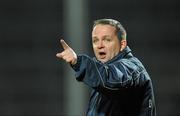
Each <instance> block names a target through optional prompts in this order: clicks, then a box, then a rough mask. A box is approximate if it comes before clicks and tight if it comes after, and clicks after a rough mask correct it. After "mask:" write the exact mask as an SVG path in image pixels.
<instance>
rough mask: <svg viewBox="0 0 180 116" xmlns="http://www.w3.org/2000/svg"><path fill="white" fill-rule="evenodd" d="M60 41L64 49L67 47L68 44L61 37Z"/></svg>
mask: <svg viewBox="0 0 180 116" xmlns="http://www.w3.org/2000/svg"><path fill="white" fill-rule="evenodd" d="M60 42H61V45H62V47H63V48H64V50H65V49H68V48H69V46H68V44H67V43H66V42H65V41H64V40H63V39H61V40H60Z"/></svg>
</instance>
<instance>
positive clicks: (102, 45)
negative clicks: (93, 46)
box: [98, 41, 105, 49]
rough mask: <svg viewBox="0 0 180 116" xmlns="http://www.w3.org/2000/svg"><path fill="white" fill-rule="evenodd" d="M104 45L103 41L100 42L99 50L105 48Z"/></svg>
mask: <svg viewBox="0 0 180 116" xmlns="http://www.w3.org/2000/svg"><path fill="white" fill-rule="evenodd" d="M104 47H105V46H104V43H103V41H99V44H98V49H101V48H104Z"/></svg>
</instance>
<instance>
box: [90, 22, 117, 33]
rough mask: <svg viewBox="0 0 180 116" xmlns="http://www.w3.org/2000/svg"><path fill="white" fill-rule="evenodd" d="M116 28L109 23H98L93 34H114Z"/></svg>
mask: <svg viewBox="0 0 180 116" xmlns="http://www.w3.org/2000/svg"><path fill="white" fill-rule="evenodd" d="M115 30H116V28H115V27H114V26H111V25H108V24H98V25H96V26H95V27H94V28H93V31H92V35H97V34H113V33H114V32H115Z"/></svg>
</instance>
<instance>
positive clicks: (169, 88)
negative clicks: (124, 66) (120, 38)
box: [0, 0, 180, 116]
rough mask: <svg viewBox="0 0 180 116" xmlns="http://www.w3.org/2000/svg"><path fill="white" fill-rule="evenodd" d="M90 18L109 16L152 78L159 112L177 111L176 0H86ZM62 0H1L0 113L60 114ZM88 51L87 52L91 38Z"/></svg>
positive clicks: (179, 7) (168, 115) (179, 12)
mask: <svg viewBox="0 0 180 116" xmlns="http://www.w3.org/2000/svg"><path fill="white" fill-rule="evenodd" d="M87 1H88V12H87V14H88V21H87V22H88V25H86V27H85V28H88V30H89V32H87V33H88V35H89V36H88V37H87V38H85V39H86V40H87V41H89V40H90V39H91V27H92V24H93V20H95V19H98V18H114V19H117V20H119V21H120V22H121V23H122V24H123V25H124V27H125V28H126V30H127V39H128V44H129V46H130V47H131V49H132V50H133V52H134V55H135V56H137V57H138V58H139V59H140V60H141V61H142V62H143V64H144V65H145V67H146V68H147V70H148V72H149V74H150V76H151V78H152V80H153V84H154V88H155V97H156V104H157V114H158V116H173V115H176V116H179V115H180V110H179V108H180V78H179V77H180V74H179V72H180V69H179V65H180V62H179V59H180V54H179V52H180V46H179V44H180V38H179V36H180V30H179V26H180V1H179V0H87ZM64 20H65V19H64V18H63V1H62V0H1V1H0V115H62V114H63V112H64V107H63V104H62V101H63V99H64V96H63V93H64V91H65V89H64V88H63V87H62V86H63V70H64V68H63V66H62V64H61V61H59V60H58V59H57V58H56V57H55V54H56V53H57V52H58V51H60V50H61V49H60V47H59V37H60V36H61V35H63V32H64V30H63V22H64ZM88 49H89V52H90V53H92V50H91V43H89V47H88Z"/></svg>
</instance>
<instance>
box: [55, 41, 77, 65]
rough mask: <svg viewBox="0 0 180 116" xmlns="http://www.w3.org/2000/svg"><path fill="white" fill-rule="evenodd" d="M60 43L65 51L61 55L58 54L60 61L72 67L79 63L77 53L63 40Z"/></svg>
mask: <svg viewBox="0 0 180 116" xmlns="http://www.w3.org/2000/svg"><path fill="white" fill-rule="evenodd" d="M60 42H61V45H62V47H63V49H64V51H62V52H61V53H57V54H56V56H57V57H58V58H60V59H63V60H65V61H66V62H67V63H70V64H71V65H74V64H76V63H77V55H76V53H75V52H74V51H73V49H71V48H70V47H69V46H68V44H67V43H66V42H65V41H64V40H63V39H61V40H60Z"/></svg>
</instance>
